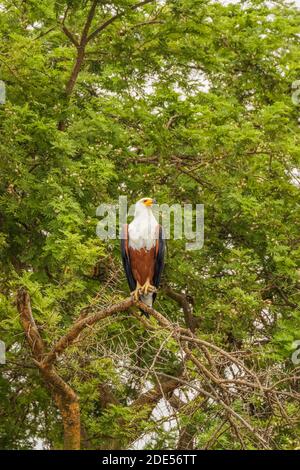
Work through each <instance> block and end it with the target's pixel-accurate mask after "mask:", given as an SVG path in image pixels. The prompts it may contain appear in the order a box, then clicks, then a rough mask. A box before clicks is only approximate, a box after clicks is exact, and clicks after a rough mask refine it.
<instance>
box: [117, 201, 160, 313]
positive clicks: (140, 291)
mask: <svg viewBox="0 0 300 470" xmlns="http://www.w3.org/2000/svg"><path fill="white" fill-rule="evenodd" d="M155 203H156V201H155V199H152V198H150V197H144V198H142V199H140V200H139V201H138V202H137V203H136V205H135V212H134V219H133V221H132V222H131V223H130V224H129V225H124V226H123V231H122V240H121V252H122V260H123V266H124V269H125V273H126V277H127V281H128V285H129V288H130V291H131V295H132V296H133V298H134V299H135V300H141V301H142V302H144V303H145V304H146V305H148V306H150V307H152V305H153V302H154V300H155V298H156V292H157V288H158V286H159V283H160V278H161V274H162V271H163V267H164V255H165V240H164V233H163V228H162V226H161V225H159V224H158V222H157V220H156V218H155V217H154V215H153V213H152V206H153V204H155Z"/></svg>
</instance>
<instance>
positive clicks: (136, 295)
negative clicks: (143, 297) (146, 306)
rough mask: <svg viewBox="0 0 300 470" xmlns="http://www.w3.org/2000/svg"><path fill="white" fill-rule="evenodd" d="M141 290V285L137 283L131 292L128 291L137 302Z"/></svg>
mask: <svg viewBox="0 0 300 470" xmlns="http://www.w3.org/2000/svg"><path fill="white" fill-rule="evenodd" d="M141 292H142V289H141V285H140V284H139V283H137V285H136V288H135V289H134V290H133V291H132V292H130V295H131V297H132V298H133V300H134V301H135V302H138V301H139V300H140V294H141Z"/></svg>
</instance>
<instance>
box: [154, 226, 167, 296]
mask: <svg viewBox="0 0 300 470" xmlns="http://www.w3.org/2000/svg"><path fill="white" fill-rule="evenodd" d="M165 251H166V241H165V235H164V229H163V228H162V226H161V225H160V226H159V232H158V239H157V242H156V251H155V268H154V276H153V285H154V286H155V287H156V288H158V287H159V284H160V279H161V275H162V272H163V270H164V265H165V261H164V260H165ZM155 298H156V293H154V294H153V302H154V300H155Z"/></svg>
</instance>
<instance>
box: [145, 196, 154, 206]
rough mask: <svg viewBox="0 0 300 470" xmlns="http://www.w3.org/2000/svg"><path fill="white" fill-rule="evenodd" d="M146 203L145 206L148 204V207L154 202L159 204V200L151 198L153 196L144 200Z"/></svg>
mask: <svg viewBox="0 0 300 470" xmlns="http://www.w3.org/2000/svg"><path fill="white" fill-rule="evenodd" d="M144 204H145V206H147V207H152V206H153V204H157V202H156V199H151V198H149V199H147V200H146V201H145V202H144Z"/></svg>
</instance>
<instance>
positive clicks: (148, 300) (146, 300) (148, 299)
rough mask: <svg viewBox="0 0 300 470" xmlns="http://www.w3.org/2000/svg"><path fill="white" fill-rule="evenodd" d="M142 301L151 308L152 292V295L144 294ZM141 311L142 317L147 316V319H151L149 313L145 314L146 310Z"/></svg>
mask: <svg viewBox="0 0 300 470" xmlns="http://www.w3.org/2000/svg"><path fill="white" fill-rule="evenodd" d="M140 299H141V301H142V302H143V303H144V304H146V305H148V306H149V307H152V306H153V294H152V292H151V293H150V294H142V295H141V297H140ZM140 311H141V312H142V315H145V317H147V318H149V313H147V312H144V310H142V309H141V308H140Z"/></svg>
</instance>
